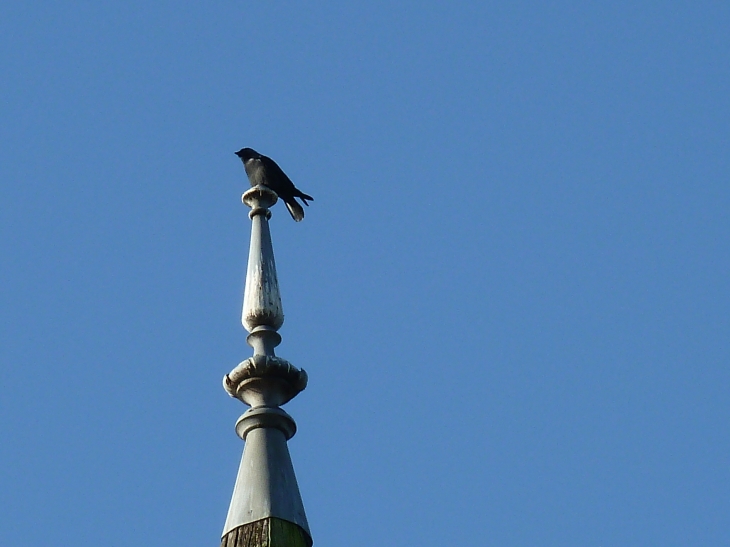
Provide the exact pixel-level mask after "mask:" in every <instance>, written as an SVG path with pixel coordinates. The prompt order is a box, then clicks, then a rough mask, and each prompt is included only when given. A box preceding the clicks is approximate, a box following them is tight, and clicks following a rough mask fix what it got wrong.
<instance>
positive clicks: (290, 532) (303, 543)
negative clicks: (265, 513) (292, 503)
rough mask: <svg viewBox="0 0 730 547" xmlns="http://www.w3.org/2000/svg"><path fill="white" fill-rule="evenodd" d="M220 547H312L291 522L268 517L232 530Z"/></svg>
mask: <svg viewBox="0 0 730 547" xmlns="http://www.w3.org/2000/svg"><path fill="white" fill-rule="evenodd" d="M221 547H312V539H311V538H310V537H309V536H308V535H307V533H306V532H305V531H304V530H302V529H301V528H300V527H299V526H297V525H296V524H294V523H293V522H289V521H287V520H282V519H278V518H275V517H269V518H265V519H261V520H257V521H256V522H250V523H248V524H244V525H243V526H239V527H238V528H234V529H233V530H231V531H230V532H228V533H227V534H226V535H225V536H223V539H222V540H221Z"/></svg>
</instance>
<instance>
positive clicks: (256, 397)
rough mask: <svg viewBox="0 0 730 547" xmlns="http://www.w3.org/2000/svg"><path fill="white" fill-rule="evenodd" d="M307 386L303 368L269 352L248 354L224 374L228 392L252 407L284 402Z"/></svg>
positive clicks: (225, 387)
mask: <svg viewBox="0 0 730 547" xmlns="http://www.w3.org/2000/svg"><path fill="white" fill-rule="evenodd" d="M306 387H307V373H306V372H305V371H304V370H299V369H298V368H296V367H295V366H293V365H292V364H291V363H290V362H289V361H286V360H284V359H282V358H281V357H275V356H270V355H254V356H253V357H249V358H248V359H246V360H245V361H243V362H242V363H240V364H239V365H238V366H237V367H236V368H234V369H233V370H232V371H231V372H229V373H228V374H226V375H225V376H224V377H223V388H224V389H225V390H226V391H227V392H228V394H229V395H230V396H231V397H235V398H237V399H240V400H241V401H243V402H244V403H246V404H247V405H249V406H251V407H256V406H280V405H283V404H285V403H287V402H289V401H290V400H291V399H293V398H294V397H296V395H297V394H298V393H300V392H301V391H302V390H304V388H306Z"/></svg>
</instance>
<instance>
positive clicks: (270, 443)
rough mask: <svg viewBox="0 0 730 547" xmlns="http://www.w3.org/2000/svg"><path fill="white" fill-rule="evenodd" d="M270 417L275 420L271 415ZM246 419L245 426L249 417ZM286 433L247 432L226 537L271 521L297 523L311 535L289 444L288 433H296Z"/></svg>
mask: <svg viewBox="0 0 730 547" xmlns="http://www.w3.org/2000/svg"><path fill="white" fill-rule="evenodd" d="M262 410H263V409H262ZM267 410H269V409H267ZM270 410H274V409H270ZM276 410H279V409H276ZM280 412H283V411H280ZM268 417H269V418H273V416H271V415H269V416H268ZM242 418H243V421H244V422H245V414H244V417H242ZM289 420H291V418H290V419H289ZM284 422H285V420H284V419H282V420H280V421H279V424H278V425H281V426H284ZM240 423H241V422H239V424H240ZM291 423H292V424H293V421H291ZM282 429H283V428H280V427H276V426H268V427H266V426H265V425H264V424H261V425H259V426H258V427H253V428H252V429H248V430H246V429H245V428H243V431H242V432H243V433H244V436H245V440H246V445H245V448H244V450H243V458H242V459H241V465H240V467H239V469H238V477H237V478H236V485H235V487H234V489H233V497H232V499H231V505H230V508H229V510H228V516H227V518H226V523H225V526H224V527H223V535H226V534H227V533H228V532H229V531H231V530H233V529H234V528H237V527H239V526H242V525H244V524H248V523H250V522H254V521H257V520H260V519H263V518H267V517H277V518H280V519H283V520H286V521H289V522H293V523H294V524H297V525H298V526H300V527H301V528H302V529H304V530H305V531H306V532H307V534H309V524H308V523H307V517H306V514H305V513H304V504H303V503H302V498H301V495H300V494H299V486H298V485H297V479H296V476H295V475H294V467H293V466H292V462H291V456H290V455H289V448H288V447H287V444H286V441H287V438H288V437H289V435H287V433H292V434H293V431H291V430H289V431H288V432H287V433H285V432H284V431H283V430H282Z"/></svg>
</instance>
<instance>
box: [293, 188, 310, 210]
mask: <svg viewBox="0 0 730 547" xmlns="http://www.w3.org/2000/svg"><path fill="white" fill-rule="evenodd" d="M297 192H298V194H297V197H298V198H299V199H301V200H302V202H304V205H306V206H307V207H309V203H307V200H309V201H314V198H313V197H312V196H308V195H307V194H305V193H304V192H302V191H301V190H299V189H298V188H297Z"/></svg>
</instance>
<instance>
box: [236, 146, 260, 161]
mask: <svg viewBox="0 0 730 547" xmlns="http://www.w3.org/2000/svg"><path fill="white" fill-rule="evenodd" d="M236 156H238V157H239V158H241V159H242V160H243V161H244V162H247V161H248V160H250V159H258V158H260V157H261V154H259V153H258V152H256V150H254V149H253V148H241V149H240V150H239V151H238V152H236Z"/></svg>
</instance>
